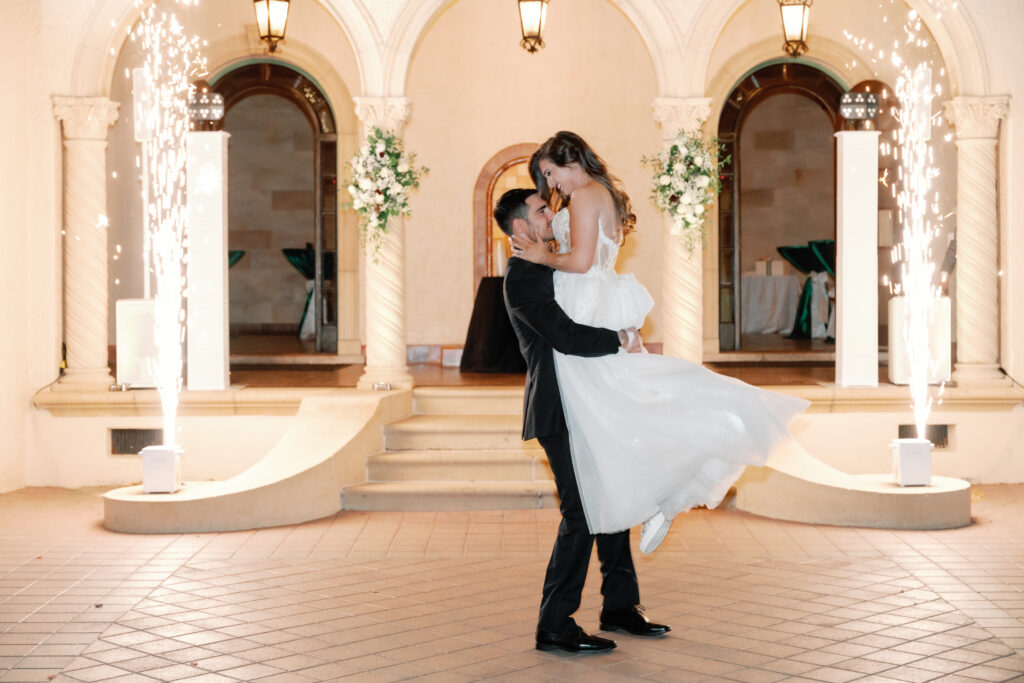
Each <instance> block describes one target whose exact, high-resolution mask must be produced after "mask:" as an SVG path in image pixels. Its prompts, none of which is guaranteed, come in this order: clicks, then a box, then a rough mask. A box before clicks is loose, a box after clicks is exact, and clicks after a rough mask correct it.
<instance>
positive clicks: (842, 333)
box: [836, 130, 879, 387]
mask: <svg viewBox="0 0 1024 683" xmlns="http://www.w3.org/2000/svg"><path fill="white" fill-rule="evenodd" d="M878 136H879V133H878V131H870V130H863V131H854V130H847V131H840V132H838V133H836V384H838V385H839V386H841V387H877V386H878Z"/></svg>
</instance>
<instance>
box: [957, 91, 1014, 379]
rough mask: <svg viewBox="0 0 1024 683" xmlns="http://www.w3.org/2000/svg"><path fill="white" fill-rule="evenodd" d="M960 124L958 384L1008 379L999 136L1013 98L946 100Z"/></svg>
mask: <svg viewBox="0 0 1024 683" xmlns="http://www.w3.org/2000/svg"><path fill="white" fill-rule="evenodd" d="M945 109H946V119H948V120H949V122H950V123H951V124H953V126H954V127H955V128H956V149H957V164H956V203H957V223H956V273H957V276H956V357H957V361H956V366H955V369H954V371H953V379H955V380H956V381H957V383H958V384H964V383H967V384H971V383H978V382H982V383H984V382H992V381H998V382H1002V381H1005V378H1004V377H1003V374H1002V372H1000V370H999V223H998V212H997V205H996V168H997V164H996V140H997V137H998V134H999V120H1000V119H1002V118H1003V117H1005V116H1006V115H1007V114H1008V113H1009V111H1010V98H1009V97H1005V96H1002V97H956V98H953V99H952V100H950V101H949V102H946V105H945Z"/></svg>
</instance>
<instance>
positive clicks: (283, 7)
mask: <svg viewBox="0 0 1024 683" xmlns="http://www.w3.org/2000/svg"><path fill="white" fill-rule="evenodd" d="M290 2H291V0H253V3H252V6H253V9H254V10H255V11H256V27H257V29H258V30H259V33H260V40H262V41H264V42H265V43H267V44H268V45H269V46H270V51H271V52H274V51H276V50H277V43H278V41H281V40H284V29H285V25H286V24H287V23H288V5H289V3H290Z"/></svg>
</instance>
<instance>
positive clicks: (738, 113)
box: [717, 62, 845, 351]
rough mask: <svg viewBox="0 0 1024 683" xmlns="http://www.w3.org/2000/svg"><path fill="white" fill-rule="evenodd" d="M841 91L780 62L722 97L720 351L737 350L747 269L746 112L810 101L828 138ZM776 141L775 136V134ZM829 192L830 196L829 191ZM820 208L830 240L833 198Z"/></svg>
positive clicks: (828, 80) (824, 78) (823, 77)
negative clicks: (725, 161) (779, 101)
mask: <svg viewBox="0 0 1024 683" xmlns="http://www.w3.org/2000/svg"><path fill="white" fill-rule="evenodd" d="M843 92H845V89H844V88H843V86H842V85H840V84H839V83H838V82H837V81H836V80H835V79H834V78H832V77H831V76H830V75H828V74H827V73H826V72H824V71H822V70H820V69H817V68H814V67H813V66H810V65H808V64H803V63H791V62H782V63H776V64H769V65H766V66H762V67H760V68H758V69H755V70H753V71H752V72H750V73H749V74H748V75H747V76H746V77H745V78H743V79H742V80H741V81H740V82H739V83H738V84H737V85H736V86H734V87H733V89H732V91H731V92H730V93H729V96H728V97H727V98H726V101H725V105H724V106H723V107H722V113H721V115H720V116H719V120H718V139H719V141H720V142H721V144H722V145H723V147H724V153H725V154H727V155H730V156H732V160H733V161H732V163H731V164H730V165H728V166H726V167H725V168H723V171H722V194H721V197H720V199H719V203H718V254H717V260H718V266H719V267H718V302H719V308H718V327H719V329H718V337H719V349H720V350H723V351H726V350H732V351H735V350H740V349H741V348H742V343H741V339H742V334H743V331H744V324H743V312H742V311H743V303H744V299H743V286H742V281H743V278H742V277H741V273H743V272H744V270H746V268H745V267H744V265H751V264H745V263H744V258H743V254H742V246H743V243H742V240H743V236H744V231H743V229H742V220H741V213H740V209H741V206H742V201H741V194H742V191H743V188H742V187H741V179H742V177H743V172H744V165H743V160H742V159H741V145H740V136H741V133H742V131H743V127H744V125H745V124H746V123H747V121H748V119H749V117H750V115H751V113H752V112H753V111H754V110H755V108H757V107H758V106H759V105H762V104H764V103H765V102H767V101H768V100H770V99H771V98H775V97H779V96H789V97H794V96H795V97H796V98H799V99H798V100H797V101H799V100H803V101H809V102H812V103H813V105H814V107H816V108H819V109H820V110H822V111H823V112H824V113H825V115H826V116H827V120H828V124H829V125H830V126H831V130H830V131H829V132H830V133H831V132H833V131H835V130H838V129H839V128H840V127H841V125H842V119H841V117H840V116H839V113H838V106H839V97H840V95H841V94H842V93H843ZM768 137H770V135H769V136H768ZM776 137H778V136H777V135H776ZM783 142H786V143H787V144H788V145H789V146H790V147H792V145H793V144H794V140H793V139H792V136H791V137H790V139H789V140H788V141H787V140H783ZM828 149H829V151H830V152H831V160H830V163H829V164H828V167H829V168H830V169H831V170H832V172H833V176H832V178H833V179H834V164H835V152H834V147H833V146H832V145H831V144H829V145H828ZM786 170H792V171H793V175H794V176H795V177H796V178H799V177H800V175H801V169H799V168H795V167H794V168H792V169H786ZM805 175H810V174H805ZM818 180H820V179H816V178H813V177H808V178H805V179H804V181H803V182H805V183H808V184H809V185H812V186H813V185H814V184H815V183H817V182H818ZM827 182H828V184H829V185H830V186H832V185H834V180H831V179H830V180H828V181H827ZM832 191H833V192H834V187H833V188H832ZM765 192H766V193H767V194H766V195H765V196H768V197H771V196H773V195H774V192H773V188H771V187H769V189H768V190H765ZM752 196H753V195H751V197H752ZM820 204H821V206H820V207H818V209H819V210H825V211H827V212H828V216H829V218H830V221H829V227H830V231H831V235H829V237H831V238H832V239H834V237H835V215H834V208H835V204H834V194H833V195H832V202H831V206H828V202H820ZM823 236H824V235H823ZM779 246H783V245H779ZM748 260H749V259H748ZM769 282H770V283H771V284H772V285H773V286H774V285H776V284H779V283H778V282H775V281H769ZM780 282H781V281H780ZM753 285H754V283H753V279H752V278H751V286H752V287H753ZM780 313H781V312H780Z"/></svg>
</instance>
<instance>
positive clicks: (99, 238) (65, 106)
mask: <svg viewBox="0 0 1024 683" xmlns="http://www.w3.org/2000/svg"><path fill="white" fill-rule="evenodd" d="M119 106H120V105H119V104H118V103H117V102H112V101H111V100H109V99H107V98H106V97H60V96H55V97H54V98H53V112H54V115H55V116H56V117H57V119H58V120H59V121H60V122H61V124H62V129H63V133H64V343H65V345H66V347H67V369H66V370H65V371H64V376H63V377H62V378H61V381H60V382H59V383H58V384H57V385H55V388H58V389H70V390H103V389H107V388H108V387H109V386H110V385H111V384H113V383H114V378H113V377H111V375H110V369H109V367H107V343H108V342H107V339H108V332H107V320H108V316H109V311H108V300H109V292H108V287H109V285H108V282H107V259H108V258H109V254H108V253H107V172H106V166H107V131H108V129H109V128H110V126H112V125H113V124H114V122H115V121H117V109H118V107H119Z"/></svg>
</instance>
